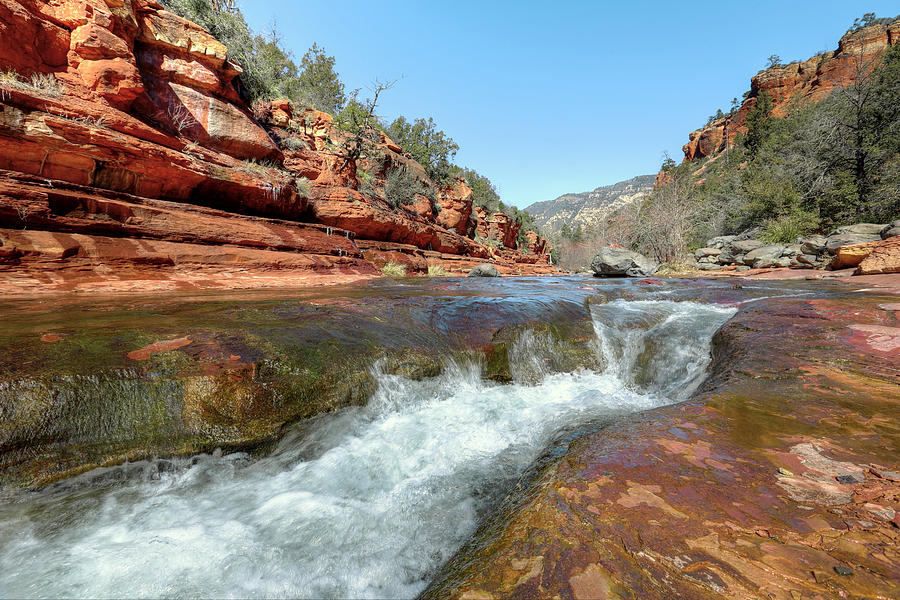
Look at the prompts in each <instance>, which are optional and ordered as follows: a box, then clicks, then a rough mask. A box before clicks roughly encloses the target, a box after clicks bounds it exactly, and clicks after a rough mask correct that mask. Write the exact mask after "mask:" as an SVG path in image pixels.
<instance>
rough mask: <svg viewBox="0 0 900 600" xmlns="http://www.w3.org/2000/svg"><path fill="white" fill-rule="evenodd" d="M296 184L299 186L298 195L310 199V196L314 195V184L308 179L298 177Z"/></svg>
mask: <svg viewBox="0 0 900 600" xmlns="http://www.w3.org/2000/svg"><path fill="white" fill-rule="evenodd" d="M294 184H295V185H296V186H297V193H299V194H300V195H301V196H303V197H304V198H309V196H310V194H312V182H311V181H310V180H309V179H307V178H306V177H297V178H296V179H295V180H294Z"/></svg>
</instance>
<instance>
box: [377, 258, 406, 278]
mask: <svg viewBox="0 0 900 600" xmlns="http://www.w3.org/2000/svg"><path fill="white" fill-rule="evenodd" d="M381 272H382V273H384V274H385V275H387V276H388V277H406V265H398V264H397V263H395V262H394V261H389V262H388V263H387V264H386V265H384V266H383V267H381Z"/></svg>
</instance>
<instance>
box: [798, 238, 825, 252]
mask: <svg viewBox="0 0 900 600" xmlns="http://www.w3.org/2000/svg"><path fill="white" fill-rule="evenodd" d="M827 243H828V240H827V239H826V238H825V236H823V235H814V236H812V237H809V238H806V239H805V240H803V243H802V244H800V252H802V253H803V254H823V253H824V252H825V244H827Z"/></svg>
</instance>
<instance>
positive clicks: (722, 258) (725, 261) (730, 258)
mask: <svg viewBox="0 0 900 600" xmlns="http://www.w3.org/2000/svg"><path fill="white" fill-rule="evenodd" d="M716 262H718V263H719V264H720V265H731V264H734V263H735V262H738V261H736V260H735V256H734V254H733V253H732V252H731V250H729V249H728V248H726V249H724V250H722V252H721V253H720V254H719V255H718V256H717V257H716Z"/></svg>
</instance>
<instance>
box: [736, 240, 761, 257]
mask: <svg viewBox="0 0 900 600" xmlns="http://www.w3.org/2000/svg"><path fill="white" fill-rule="evenodd" d="M763 246H765V244H764V243H762V242H760V241H759V240H735V241H733V242H731V243H730V244H728V249H729V250H731V251H732V252H733V253H734V254H747V253H748V252H752V251H753V250H756V249H757V248H762V247H763Z"/></svg>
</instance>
